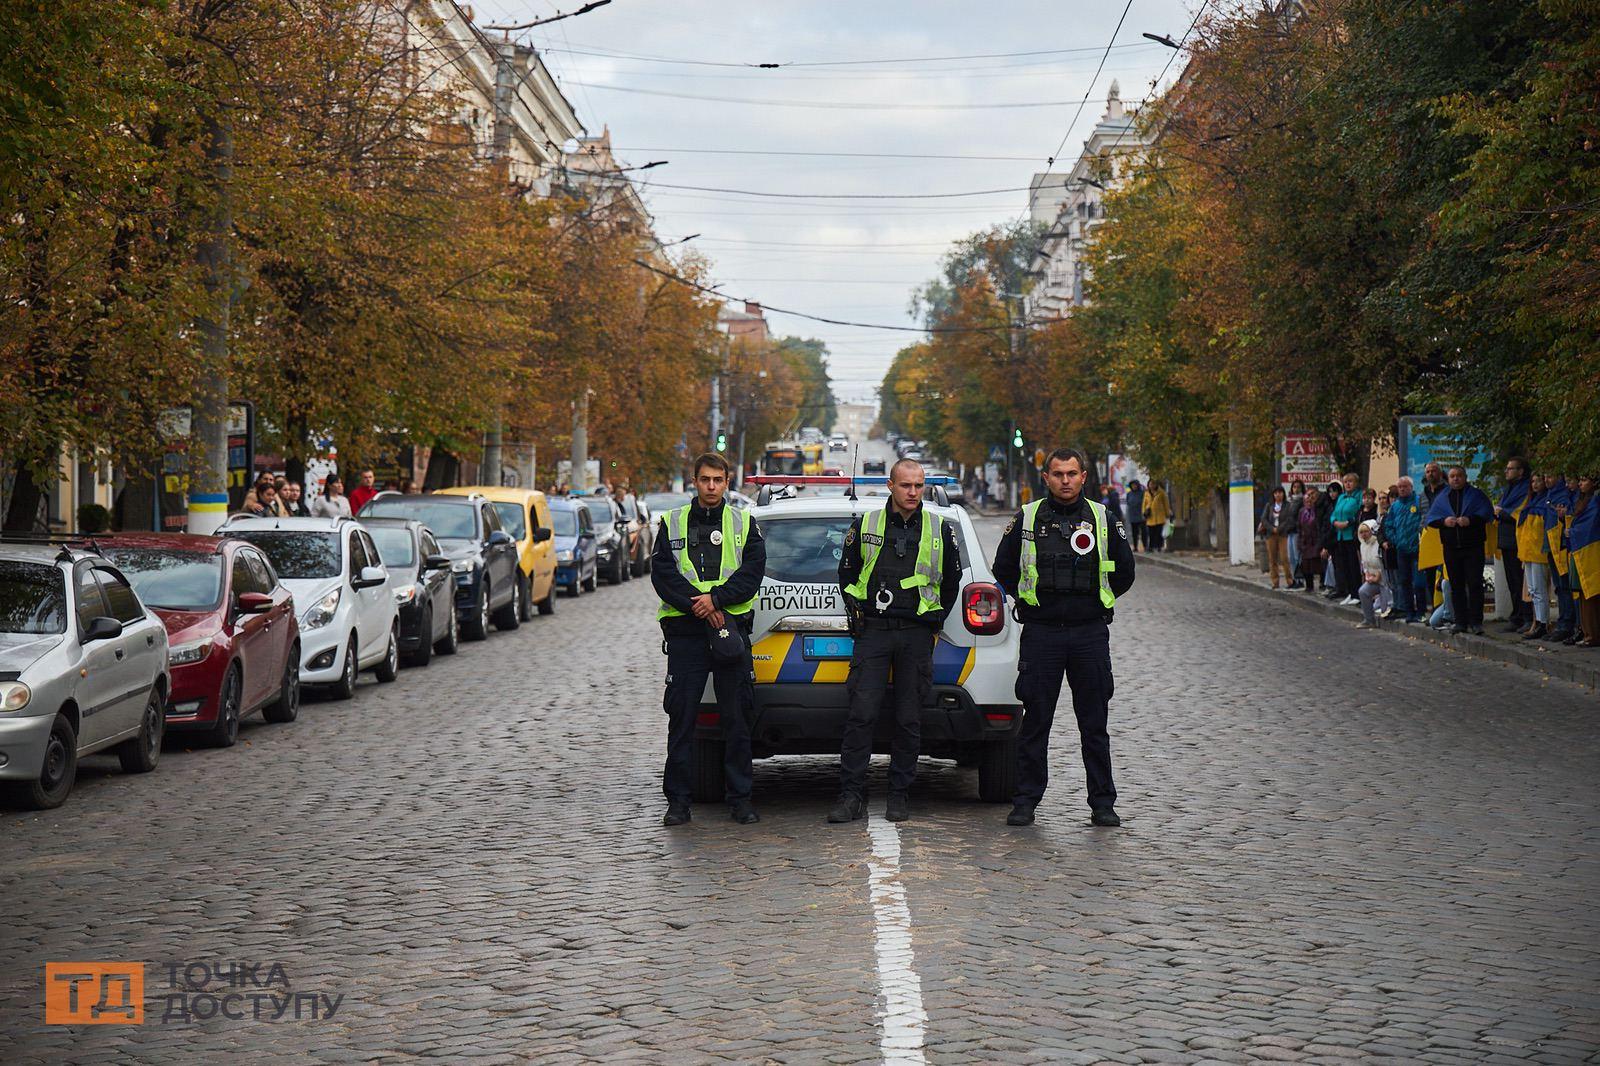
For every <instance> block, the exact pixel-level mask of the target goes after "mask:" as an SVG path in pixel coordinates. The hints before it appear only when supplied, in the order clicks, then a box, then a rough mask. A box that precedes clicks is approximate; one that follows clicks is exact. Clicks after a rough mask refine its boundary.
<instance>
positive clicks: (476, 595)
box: [361, 492, 523, 640]
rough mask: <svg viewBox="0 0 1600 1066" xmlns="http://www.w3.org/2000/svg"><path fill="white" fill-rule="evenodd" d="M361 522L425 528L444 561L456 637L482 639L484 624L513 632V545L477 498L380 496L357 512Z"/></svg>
mask: <svg viewBox="0 0 1600 1066" xmlns="http://www.w3.org/2000/svg"><path fill="white" fill-rule="evenodd" d="M361 517H362V518H412V519H415V520H417V521H418V522H421V523H422V524H423V525H425V526H427V527H428V529H429V530H431V531H432V532H433V535H434V536H435V537H437V538H438V540H439V547H440V548H441V549H442V550H443V552H444V554H445V555H446V556H448V557H449V559H450V572H451V576H452V577H453V578H454V579H455V585H456V613H457V615H459V616H460V619H461V635H462V636H464V637H466V638H467V639H468V640H483V639H484V638H485V637H487V636H488V635H489V622H490V621H491V620H492V621H493V622H494V624H495V628H497V629H515V628H517V625H518V623H519V619H520V618H521V614H522V603H521V602H520V598H521V596H522V594H523V593H522V584H523V583H522V581H521V579H520V576H519V575H518V573H517V545H516V541H514V540H512V539H511V534H509V533H507V532H506V531H505V529H504V528H502V527H501V525H500V516H499V515H498V514H496V513H495V509H494V506H493V505H492V504H490V503H489V501H488V500H486V499H484V498H483V497H482V496H476V495H474V496H403V495H401V494H400V493H397V492H395V493H389V492H386V493H384V494H382V495H380V496H374V497H373V498H372V500H371V501H369V502H368V503H367V505H366V506H365V507H363V508H361Z"/></svg>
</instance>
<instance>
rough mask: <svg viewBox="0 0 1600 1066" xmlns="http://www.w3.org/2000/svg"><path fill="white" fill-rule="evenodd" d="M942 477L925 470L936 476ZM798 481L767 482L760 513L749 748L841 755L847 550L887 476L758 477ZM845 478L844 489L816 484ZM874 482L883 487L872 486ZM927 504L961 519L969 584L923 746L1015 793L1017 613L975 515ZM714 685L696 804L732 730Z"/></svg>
mask: <svg viewBox="0 0 1600 1066" xmlns="http://www.w3.org/2000/svg"><path fill="white" fill-rule="evenodd" d="M942 480H944V479H940V478H931V477H930V478H928V481H929V483H930V485H936V484H937V483H939V482H941V481H942ZM747 481H748V482H759V483H763V484H766V485H768V486H772V485H783V486H795V487H796V488H798V489H799V491H796V489H794V488H791V489H788V490H787V491H791V492H795V493H796V494H795V495H793V496H791V497H787V498H784V497H782V496H781V491H783V490H780V495H779V496H778V498H771V499H769V498H768V496H769V492H770V489H769V492H763V493H762V497H761V499H760V500H758V503H757V506H756V507H755V508H753V509H752V510H751V512H750V513H751V517H753V518H754V519H755V520H756V523H757V524H758V525H759V526H760V528H761V536H762V539H763V540H764V541H765V542H766V550H767V569H766V577H765V578H764V579H763V580H762V582H761V590H760V592H759V593H758V594H757V596H756V602H755V616H754V629H753V631H752V633H751V637H750V639H751V658H752V660H753V665H754V670H755V708H756V709H755V720H754V722H753V724H752V727H751V730H750V736H751V746H752V750H753V753H754V756H755V757H756V758H758V759H762V758H769V757H771V756H775V755H835V756H836V755H838V754H839V746H840V742H841V741H842V739H843V737H844V724H845V718H846V716H847V714H848V711H849V694H848V692H847V690H846V681H847V679H848V677H849V673H850V654H851V650H852V647H853V642H852V640H851V637H850V633H849V624H848V621H847V619H846V617H845V605H844V597H843V593H841V592H840V590H839V557H840V555H841V554H842V553H843V551H844V538H845V534H846V532H847V531H848V530H849V529H850V525H851V522H852V521H853V520H854V519H855V518H856V517H857V516H859V515H862V514H865V513H866V512H868V511H870V510H873V509H876V508H882V507H885V506H887V505H888V502H889V500H888V496H887V494H886V492H887V489H886V485H887V481H888V478H887V477H857V478H851V477H785V476H763V477H760V478H749V479H747ZM841 485H842V486H844V487H845V489H846V493H845V494H843V495H820V494H819V493H818V491H817V490H818V489H819V488H821V487H823V486H827V487H829V488H824V489H822V491H829V490H830V489H831V488H832V487H834V486H841ZM874 493H876V494H874ZM930 495H933V496H934V497H935V498H936V499H938V500H940V501H941V502H937V503H936V502H928V503H926V504H924V506H925V507H926V508H927V509H928V510H929V511H931V512H932V513H934V514H937V515H939V516H940V517H942V518H944V519H945V520H946V521H948V522H950V523H952V525H953V526H954V530H955V535H956V543H957V544H958V545H959V546H960V548H961V565H962V573H961V592H960V597H959V599H958V601H957V603H956V605H955V609H954V610H952V611H951V612H950V617H949V618H948V619H947V620H946V623H945V627H944V630H943V631H942V632H941V633H940V634H939V640H938V644H937V645H936V646H935V648H934V652H933V688H934V692H933V704H932V706H929V707H925V708H924V710H923V715H922V754H923V755H924V756H929V757H933V758H942V759H953V760H955V761H956V762H957V763H958V764H959V765H961V766H964V767H972V768H976V769H977V771H978V774H977V777H978V795H979V797H980V798H981V799H983V800H986V801H988V802H991V803H1002V802H1009V801H1010V800H1011V798H1012V793H1013V789H1014V785H1015V780H1016V778H1015V775H1016V738H1017V731H1018V729H1019V728H1020V726H1021V723H1022V707H1021V704H1020V703H1019V701H1018V700H1017V698H1016V693H1015V685H1016V679H1017V654H1018V647H1019V643H1020V635H1021V629H1020V627H1019V626H1017V625H1016V624H1015V623H1014V622H1012V621H1011V619H1010V618H1009V617H1008V612H1007V604H1006V602H1005V597H1004V594H1003V593H1002V592H1001V590H1000V587H999V586H998V585H996V584H995V582H994V575H993V574H991V573H990V571H989V566H988V563H987V562H986V561H985V559H984V555H983V550H982V547H981V546H980V544H979V542H978V535H977V531H976V530H975V529H974V527H973V525H972V519H971V518H970V517H968V515H967V512H966V511H965V510H964V509H962V508H960V507H951V506H949V505H948V504H946V503H943V502H942V500H943V492H942V489H938V488H935V489H932V490H930ZM892 701H893V694H892V693H891V694H889V695H888V696H886V698H885V710H884V711H883V712H882V713H881V714H880V715H879V717H878V723H877V729H876V731H875V735H874V737H873V748H872V750H873V751H874V752H876V753H879V754H887V753H888V751H889V739H890V736H891V733H892V729H893V722H894V715H893V711H892V709H891V708H892V706H893V703H892ZM719 717H720V716H719V714H718V712H717V703H716V694H715V692H714V691H713V689H712V688H711V685H710V683H709V682H708V683H707V686H706V691H705V694H704V695H703V696H702V697H701V709H700V714H699V720H698V724H697V727H696V735H695V740H696V749H697V750H696V752H695V791H694V798H695V800H696V801H698V802H716V801H719V800H721V799H722V797H723V780H722V733H721V728H720V724H719Z"/></svg>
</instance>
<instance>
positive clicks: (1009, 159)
mask: <svg viewBox="0 0 1600 1066" xmlns="http://www.w3.org/2000/svg"><path fill="white" fill-rule="evenodd" d="M630 151H632V152H641V153H643V152H649V153H657V152H660V153H675V154H680V155H689V154H693V155H776V156H819V157H830V158H840V159H942V160H951V159H962V160H973V161H976V162H984V163H1026V162H1029V161H1031V160H1032V159H1033V158H1034V157H1033V156H1031V155H942V154H939V153H934V152H797V151H788V150H776V149H774V150H767V149H760V148H633V149H630Z"/></svg>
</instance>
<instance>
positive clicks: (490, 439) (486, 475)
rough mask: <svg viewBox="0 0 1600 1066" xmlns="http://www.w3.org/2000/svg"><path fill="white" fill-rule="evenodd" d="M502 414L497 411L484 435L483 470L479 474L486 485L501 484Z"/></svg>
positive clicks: (479, 478)
mask: <svg viewBox="0 0 1600 1066" xmlns="http://www.w3.org/2000/svg"><path fill="white" fill-rule="evenodd" d="M502 421H503V419H502V418H501V415H500V412H499V411H495V413H494V419H493V420H492V421H491V422H490V423H489V429H488V431H487V432H485V433H484V435H483V469H482V470H481V471H479V473H478V480H479V481H481V482H483V483H484V484H485V485H498V484H500V482H501V479H502V475H501V468H502V466H503V465H504V464H503V462H502V460H501V456H500V453H501V436H502V425H501V423H502Z"/></svg>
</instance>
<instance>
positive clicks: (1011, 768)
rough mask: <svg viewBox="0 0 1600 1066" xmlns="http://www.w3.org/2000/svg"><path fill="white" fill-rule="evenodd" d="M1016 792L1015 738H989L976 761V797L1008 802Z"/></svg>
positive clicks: (989, 800)
mask: <svg viewBox="0 0 1600 1066" xmlns="http://www.w3.org/2000/svg"><path fill="white" fill-rule="evenodd" d="M1016 794H1017V738H1016V734H1012V735H1011V736H1008V737H1006V738H1004V739H1003V740H991V741H990V742H989V743H987V744H985V745H984V746H983V755H982V757H981V759H980V760H979V762H978V798H979V799H980V800H982V801H983V802H985V803H1010V802H1011V801H1012V799H1013V798H1014V797H1015V796H1016Z"/></svg>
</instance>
